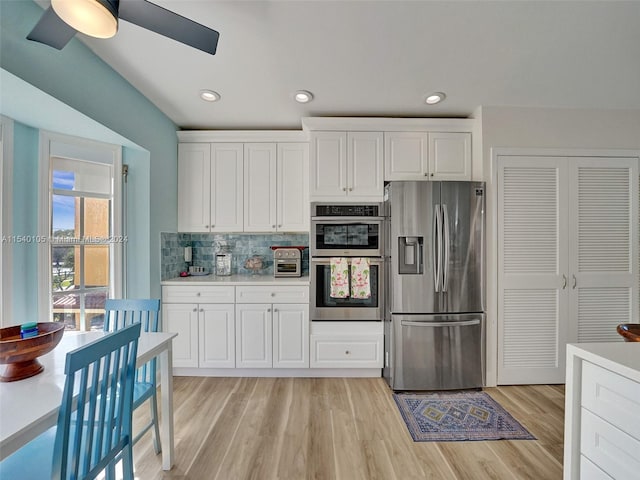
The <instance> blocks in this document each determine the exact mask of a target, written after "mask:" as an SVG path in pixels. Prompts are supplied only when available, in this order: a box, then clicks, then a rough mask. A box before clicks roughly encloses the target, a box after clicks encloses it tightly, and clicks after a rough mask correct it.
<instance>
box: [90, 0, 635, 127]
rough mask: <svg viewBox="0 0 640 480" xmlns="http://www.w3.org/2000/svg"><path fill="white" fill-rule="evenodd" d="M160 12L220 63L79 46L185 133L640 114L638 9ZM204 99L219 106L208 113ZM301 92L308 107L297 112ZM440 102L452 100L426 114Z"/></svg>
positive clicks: (155, 38) (474, 6)
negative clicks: (201, 40) (214, 45)
mask: <svg viewBox="0 0 640 480" xmlns="http://www.w3.org/2000/svg"><path fill="white" fill-rule="evenodd" d="M121 1H132V0H121ZM154 3H157V4H159V5H161V6H163V7H165V8H167V9H169V10H172V11H175V12H177V13H180V14H181V15H183V16H186V17H188V18H191V19H193V20H195V21H197V22H199V23H202V24H204V25H207V26H209V27H212V28H214V29H216V30H218V31H219V32H220V41H219V44H218V51H217V53H216V55H214V56H211V55H208V54H206V53H203V52H200V51H198V50H196V49H193V48H190V47H187V46H185V45H183V44H180V43H177V42H174V41H172V40H169V39H167V38H164V37H161V36H159V35H157V34H155V33H153V32H150V31H147V30H144V29H142V28H140V27H137V26H135V25H132V24H129V23H127V22H120V27H119V31H118V33H117V35H116V36H115V37H114V38H112V39H108V40H98V39H93V38H89V37H86V36H83V35H81V34H78V37H81V39H82V40H83V41H84V42H85V43H86V44H87V45H88V46H89V47H90V48H91V49H92V50H93V51H94V52H95V53H96V54H97V55H98V56H100V57H101V58H102V59H104V60H105V61H106V62H107V63H108V64H110V65H111V66H112V67H113V68H114V69H115V70H116V71H118V72H119V73H120V74H121V75H122V76H123V77H125V78H126V79H127V80H128V81H129V82H130V83H131V84H133V85H134V86H135V87H136V88H137V89H138V90H140V92H142V94H143V95H145V96H146V97H147V98H149V99H150V100H151V101H152V102H153V103H154V104H155V105H157V106H158V108H160V110H162V111H163V112H164V113H165V114H166V115H167V116H169V117H170V118H171V119H172V120H173V121H174V122H175V123H176V124H177V125H178V126H180V127H182V128H184V129H283V128H296V129H297V128H300V118H301V117H303V116H417V117H434V116H436V117H437V116H455V117H467V116H469V115H471V114H472V112H473V111H474V110H475V109H476V108H477V107H478V106H480V105H514V106H536V107H540V106H551V107H570V108H607V109H608V108H614V109H617V108H623V109H640V1H628V2H617V1H597V2H587V1H516V0H512V1H497V2H489V1H471V2H466V1H454V0H450V1H427V0H423V1H420V0H414V1H406V0H393V1H372V0H362V1H328V0H314V1H242V0H234V1H216V0H207V1H204V0H200V1H193V0H155V2H154ZM204 88H207V89H212V90H215V91H217V92H219V93H220V94H221V96H222V100H221V101H219V102H216V103H206V102H203V101H202V100H200V99H199V96H198V92H199V90H201V89H204ZM299 89H305V90H310V91H311V92H313V94H314V95H315V99H314V100H313V102H311V103H309V104H307V105H299V104H296V103H295V102H294V101H293V100H292V95H293V92H294V91H296V90H299ZM432 91H443V92H445V93H446V94H447V99H446V101H445V102H443V103H442V104H440V105H437V106H427V105H425V104H424V98H425V95H426V94H427V93H429V92H432Z"/></svg>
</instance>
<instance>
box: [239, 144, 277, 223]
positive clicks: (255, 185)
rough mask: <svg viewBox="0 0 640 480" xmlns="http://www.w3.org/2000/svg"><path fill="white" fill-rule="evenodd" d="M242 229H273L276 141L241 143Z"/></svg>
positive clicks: (274, 216)
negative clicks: (242, 149) (242, 182)
mask: <svg viewBox="0 0 640 480" xmlns="http://www.w3.org/2000/svg"><path fill="white" fill-rule="evenodd" d="M244 187H245V189H244V231H245V232H275V231H276V144H275V143H246V144H245V145H244Z"/></svg>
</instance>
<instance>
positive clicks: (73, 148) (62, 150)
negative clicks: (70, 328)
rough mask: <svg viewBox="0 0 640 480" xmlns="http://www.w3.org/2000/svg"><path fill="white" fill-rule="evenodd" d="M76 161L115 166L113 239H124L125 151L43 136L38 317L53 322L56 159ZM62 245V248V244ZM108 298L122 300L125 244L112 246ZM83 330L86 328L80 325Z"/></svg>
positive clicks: (101, 144) (41, 150) (59, 137)
mask: <svg viewBox="0 0 640 480" xmlns="http://www.w3.org/2000/svg"><path fill="white" fill-rule="evenodd" d="M54 156H55V157H63V158H65V157H66V158H75V159H78V160H84V161H94V162H99V163H107V164H111V165H112V183H113V201H112V205H111V215H110V217H111V218H110V222H111V226H110V231H111V234H110V235H111V237H112V238H116V239H120V238H122V231H123V225H122V181H121V172H122V147H121V146H119V145H113V144H108V143H103V142H98V141H95V140H89V139H84V138H78V137H72V136H68V135H62V134H56V133H52V132H46V131H41V132H40V162H39V163H40V165H39V169H38V170H39V179H38V182H39V188H38V190H39V196H38V236H39V238H41V239H47V241H46V242H38V303H39V305H38V317H39V318H41V319H44V318H46V319H47V321H50V320H51V319H52V318H53V292H52V283H51V281H52V277H51V275H52V273H51V272H52V270H51V248H52V246H55V245H57V244H56V243H54V242H52V241H51V240H50V235H52V225H51V219H52V208H53V205H52V195H53V192H54V188H53V178H52V177H53V171H52V168H51V164H52V157H54ZM58 245H59V244H58ZM109 245H110V246H111V251H110V253H111V256H110V265H109V289H108V298H118V297H121V296H122V283H123V282H122V275H123V264H122V259H123V248H124V245H123V243H121V242H111V243H109ZM78 328H79V329H81V328H82V325H78Z"/></svg>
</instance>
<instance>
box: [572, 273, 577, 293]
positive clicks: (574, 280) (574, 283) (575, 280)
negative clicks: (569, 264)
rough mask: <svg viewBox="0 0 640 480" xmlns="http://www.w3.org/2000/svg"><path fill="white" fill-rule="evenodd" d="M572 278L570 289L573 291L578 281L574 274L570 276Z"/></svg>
mask: <svg viewBox="0 0 640 480" xmlns="http://www.w3.org/2000/svg"><path fill="white" fill-rule="evenodd" d="M572 277H573V287H572V288H573V289H574V290H575V289H576V286H577V285H578V279H577V278H576V276H575V274H574V275H572Z"/></svg>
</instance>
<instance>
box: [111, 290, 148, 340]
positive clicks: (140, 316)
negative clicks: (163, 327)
mask: <svg viewBox="0 0 640 480" xmlns="http://www.w3.org/2000/svg"><path fill="white" fill-rule="evenodd" d="M104 310H105V318H104V331H105V332H111V331H115V330H120V329H121V328H122V327H124V326H126V325H131V324H132V323H141V324H142V331H143V332H157V331H158V329H159V328H160V299H157V298H150V299H127V298H122V299H120V298H119V299H114V298H109V299H107V300H106V301H105V303H104Z"/></svg>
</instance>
